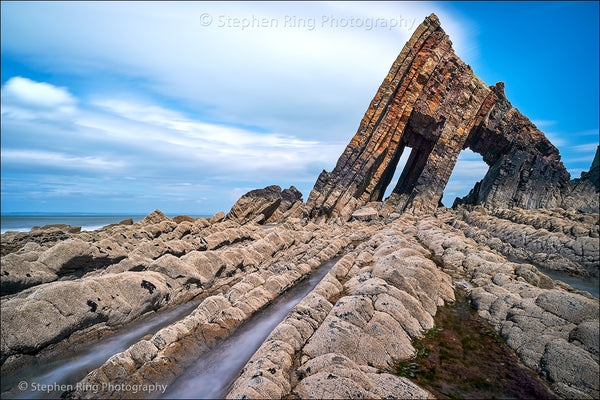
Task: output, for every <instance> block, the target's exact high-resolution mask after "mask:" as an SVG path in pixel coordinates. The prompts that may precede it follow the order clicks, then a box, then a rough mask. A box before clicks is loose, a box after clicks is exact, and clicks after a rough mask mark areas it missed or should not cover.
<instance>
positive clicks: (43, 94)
mask: <svg viewBox="0 0 600 400" xmlns="http://www.w3.org/2000/svg"><path fill="white" fill-rule="evenodd" d="M1 101H2V115H3V116H7V117H11V118H15V119H21V120H28V119H35V118H42V119H64V118H65V117H67V116H69V115H71V114H73V113H74V112H75V107H76V103H77V102H76V99H75V98H74V97H73V96H72V95H71V94H70V93H69V91H68V90H67V89H66V88H64V87H57V86H54V85H51V84H49V83H46V82H35V81H32V80H31V79H27V78H23V77H20V76H15V77H12V78H10V79H9V80H8V81H6V83H5V84H4V85H3V86H2V100H1Z"/></svg>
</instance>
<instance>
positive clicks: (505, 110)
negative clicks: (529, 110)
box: [305, 14, 569, 221]
mask: <svg viewBox="0 0 600 400" xmlns="http://www.w3.org/2000/svg"><path fill="white" fill-rule="evenodd" d="M408 148H410V149H412V150H411V153H410V157H409V159H408V161H407V164H406V167H405V169H404V170H403V172H402V175H401V176H400V178H399V180H398V182H397V183H395V188H394V190H393V194H392V195H391V196H390V198H389V200H388V201H389V202H390V203H392V204H394V205H395V206H396V208H397V210H398V211H403V210H413V211H416V212H425V213H432V212H433V211H434V210H435V208H436V207H437V206H438V203H439V201H440V199H441V197H442V193H443V190H444V187H445V186H446V183H447V181H448V179H449V178H450V175H451V173H452V170H453V168H454V165H455V164H456V160H457V158H458V155H459V153H460V152H461V150H462V149H465V148H470V149H472V150H473V151H475V152H478V153H480V154H481V155H482V156H483V159H484V161H485V162H486V163H487V164H488V165H489V166H490V169H489V171H488V173H487V174H486V176H485V177H484V179H483V180H482V181H481V182H480V183H478V184H477V185H476V187H475V188H474V189H473V191H472V192H471V193H470V194H469V196H467V198H466V199H463V201H462V202H463V203H471V204H481V203H485V204H486V205H488V206H490V207H496V208H498V207H500V208H511V207H522V208H527V209H531V208H539V207H555V206H559V205H560V204H561V201H562V196H563V192H562V190H563V188H566V187H567V183H568V181H569V174H568V172H567V171H566V169H565V168H564V166H563V165H562V163H561V161H560V155H559V153H558V150H557V149H556V147H554V146H553V145H552V143H550V141H548V139H547V138H546V137H545V136H544V134H543V133H542V132H540V131H539V130H538V129H537V128H536V127H535V125H534V124H533V123H531V122H530V121H529V120H528V119H527V118H526V117H525V116H523V115H522V114H521V113H520V112H519V111H518V110H517V109H516V108H514V107H512V105H511V104H510V102H509V101H508V100H507V99H506V97H505V95H504V84H503V83H502V82H499V83H497V84H496V85H495V86H490V87H488V86H486V85H485V84H484V83H483V82H482V81H481V80H480V79H479V78H477V77H476V76H475V75H474V73H473V71H472V69H471V67H470V66H468V65H466V64H465V63H464V62H463V61H462V60H461V59H460V58H458V57H457V56H456V54H455V53H454V50H453V49H452V42H451V41H450V39H449V37H448V35H446V33H445V32H444V31H443V29H442V28H441V27H440V22H439V20H438V19H437V17H436V16H435V15H433V14H432V15H430V16H429V17H427V18H426V19H425V21H424V22H423V23H422V24H421V25H420V26H419V27H418V28H417V30H416V31H415V33H414V34H413V35H412V37H411V38H410V40H409V41H408V42H407V43H406V45H405V46H404V48H403V49H402V51H401V53H400V55H399V56H398V58H397V59H396V61H395V62H394V64H393V65H392V67H391V69H390V71H389V73H388V75H387V77H386V78H385V79H384V81H383V83H382V84H381V86H380V87H379V90H378V92H377V94H376V95H375V98H374V99H373V100H372V102H371V104H370V105H369V108H368V110H367V112H366V113H365V115H364V117H363V119H362V121H361V123H360V126H359V128H358V132H357V133H356V135H355V136H354V138H353V139H352V140H351V142H350V143H349V144H348V146H347V147H346V149H345V150H344V152H343V154H342V155H341V156H340V158H339V160H338V162H337V164H336V166H335V168H334V170H333V171H332V172H326V171H323V172H322V173H321V175H319V178H318V180H317V182H316V184H315V186H314V188H313V190H312V192H311V193H310V196H309V198H308V201H307V205H306V208H305V215H307V216H309V217H310V218H322V219H326V218H336V219H338V218H339V219H340V220H342V221H346V220H348V218H349V217H350V215H351V214H352V212H353V211H354V210H355V209H356V208H357V207H359V206H362V205H364V204H366V203H367V202H369V201H381V200H383V195H384V193H385V190H386V188H387V186H388V185H389V184H390V183H392V182H391V180H392V177H393V176H394V171H395V169H396V166H397V164H398V161H399V160H400V157H401V155H402V153H403V152H404V150H405V149H408Z"/></svg>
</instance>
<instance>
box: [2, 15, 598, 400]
mask: <svg viewBox="0 0 600 400" xmlns="http://www.w3.org/2000/svg"><path fill="white" fill-rule="evenodd" d="M406 148H412V151H411V154H410V157H409V160H408V164H407V167H406V168H405V170H404V171H403V173H402V175H401V177H400V179H399V182H398V183H397V184H396V186H395V189H394V192H393V194H392V196H391V197H390V199H388V200H387V201H386V202H382V201H381V200H382V196H383V193H384V192H385V189H386V187H387V186H388V185H389V184H390V183H391V179H392V176H393V174H394V169H395V168H396V164H397V163H398V160H399V158H400V156H401V154H402V152H403V151H404V150H405V149H406ZM464 148H471V149H472V150H474V151H476V152H479V153H481V154H482V156H483V158H484V160H485V161H486V162H487V163H488V165H490V170H489V172H488V174H487V175H486V177H485V178H484V179H483V180H482V181H481V182H480V183H478V184H477V185H476V187H475V188H474V189H473V190H472V192H471V193H470V194H469V195H468V196H467V197H466V198H465V199H462V200H459V201H457V202H456V207H455V208H454V209H452V210H448V209H445V208H443V207H438V205H439V200H440V198H441V196H442V193H443V189H444V186H445V184H446V182H447V180H448V178H449V176H450V173H451V172H452V169H453V167H454V164H455V163H456V159H457V157H458V154H459V153H460V151H461V150H462V149H464ZM568 179H569V176H568V174H567V173H566V171H565V169H564V167H563V165H562V164H561V162H560V156H559V154H558V151H557V150H556V148H555V147H554V146H552V144H550V142H549V141H548V140H547V139H546V138H545V137H544V135H543V134H542V133H541V132H540V131H539V130H537V128H536V127H535V126H534V125H533V124H532V123H531V122H530V121H529V120H528V119H527V118H525V117H524V116H523V115H521V114H520V113H519V112H518V110H516V109H515V108H513V107H512V106H511V105H510V103H509V102H508V100H507V99H506V98H505V96H504V91H503V85H502V84H501V83H499V84H497V85H495V86H492V87H487V86H486V85H485V84H483V82H482V81H481V80H479V79H478V78H477V77H476V76H475V75H474V74H473V72H472V71H471V69H470V67H469V66H467V65H466V64H464V63H463V62H462V61H461V60H460V59H459V58H458V57H457V56H456V55H455V54H454V52H453V50H452V46H451V42H450V40H449V38H448V36H447V35H446V34H445V33H444V31H443V30H442V29H441V28H440V24H439V21H438V19H437V17H435V16H434V15H432V16H430V17H428V18H426V20H425V22H424V23H423V24H421V26H419V28H418V29H417V31H416V32H415V34H414V35H413V36H412V38H411V39H410V40H409V42H408V43H407V44H406V46H405V47H404V49H403V50H402V52H401V53H400V55H399V57H398V59H397V60H396V62H395V63H394V65H393V66H392V68H391V70H390V73H389V74H388V76H387V77H386V79H385V80H384V83H383V84H382V86H381V87H380V89H379V91H378V92H377V95H376V96H375V98H374V99H373V102H372V103H371V105H370V106H369V109H368V110H367V113H366V114H365V116H364V118H363V120H362V122H361V124H360V127H359V130H358V132H357V134H356V135H355V136H354V138H353V139H352V141H351V142H350V144H349V145H348V147H347V148H346V150H345V151H344V153H343V154H342V156H341V157H340V159H339V160H338V163H337V165H336V167H335V169H334V170H333V171H332V172H331V173H327V172H325V171H324V172H323V173H322V174H321V175H320V176H319V178H318V180H317V182H316V183H315V186H314V189H313V191H312V192H311V194H310V197H309V199H308V201H307V203H306V204H304V203H302V194H301V193H300V192H298V191H297V190H296V189H295V188H294V187H293V186H292V187H290V188H289V189H285V190H283V191H282V190H281V188H280V187H278V186H269V187H266V188H264V189H258V190H254V191H251V192H249V193H247V194H245V195H244V196H242V197H241V198H240V199H239V200H238V202H237V203H236V204H235V205H234V206H233V207H232V209H231V210H230V211H229V213H227V214H225V213H224V212H219V213H217V214H215V215H214V216H213V217H212V218H210V219H204V218H199V219H193V218H190V217H186V216H177V217H175V218H173V219H171V218H168V217H167V216H165V215H164V214H162V213H161V212H160V211H155V212H153V213H151V214H150V215H148V216H147V217H146V218H144V219H143V220H142V221H140V222H137V223H133V221H131V220H128V221H123V222H122V223H120V224H115V225H110V226H107V227H105V228H103V229H100V230H97V231H94V232H80V229H78V228H71V227H67V226H51V227H44V228H42V229H36V230H32V231H31V232H28V233H14V232H12V233H6V234H3V235H2V266H1V275H0V282H1V290H2V298H1V318H2V321H1V322H2V323H1V328H0V339H1V342H0V353H1V357H0V362H1V363H2V372H3V374H4V373H6V372H11V371H15V370H19V368H21V367H22V366H23V365H27V364H33V363H34V362H45V361H47V360H48V359H49V358H51V357H52V355H53V354H57V353H60V350H61V349H64V348H67V347H68V348H70V349H71V350H77V349H79V348H80V347H79V346H81V345H82V344H85V343H89V342H94V341H95V340H97V339H98V338H101V337H103V336H108V335H110V334H112V333H114V332H118V331H119V330H122V329H125V328H126V327H127V326H128V324H130V323H131V322H132V321H135V320H139V319H143V318H145V317H147V316H148V315H149V314H152V313H154V312H155V311H160V310H165V309H168V308H171V307H175V306H176V305H179V304H184V303H187V302H189V301H191V300H194V301H197V302H198V303H190V304H192V305H193V306H194V309H193V310H192V311H191V312H189V313H187V314H186V315H184V316H183V317H181V318H179V319H178V320H176V321H174V322H172V323H169V324H168V325H167V326H164V327H162V328H161V329H157V330H156V331H154V332H152V333H151V334H149V335H147V336H144V337H140V338H137V339H135V340H136V341H135V343H134V344H133V345H131V346H130V347H129V348H127V349H125V350H124V351H120V350H122V349H123V348H124V347H122V348H120V349H119V351H120V352H118V353H117V354H114V355H112V356H111V357H110V358H108V359H106V360H103V361H104V362H103V363H102V365H100V366H99V367H97V368H93V369H91V370H90V371H83V372H84V373H86V374H87V375H86V376H85V377H84V378H83V380H81V381H80V382H79V384H78V385H76V386H75V382H72V384H73V387H75V389H74V390H72V391H70V392H69V393H65V394H64V395H65V396H68V397H71V398H128V397H140V396H139V394H138V393H133V392H126V391H122V390H118V389H115V387H118V385H141V384H145V383H153V384H155V385H157V384H169V383H172V382H174V381H175V380H176V379H177V378H178V377H179V376H181V374H182V373H183V371H184V370H185V369H186V368H187V367H188V366H189V365H191V364H192V363H193V362H194V360H196V359H197V358H198V357H201V356H202V355H203V354H205V352H207V351H208V350H209V349H211V348H215V347H218V346H219V345H220V344H221V343H222V340H223V339H224V338H227V337H229V336H230V335H232V334H233V333H234V332H236V330H237V329H238V328H240V327H241V326H242V324H243V323H244V322H246V321H249V320H250V319H251V318H252V317H253V316H254V315H257V313H258V312H264V311H265V307H266V306H268V305H269V304H270V303H271V302H272V301H273V300H274V299H276V298H277V297H278V296H280V295H282V294H283V293H284V292H286V291H287V290H288V289H289V288H291V287H293V286H294V285H296V284H297V283H298V282H300V281H301V280H303V279H304V278H306V277H308V276H310V275H311V273H312V272H313V271H314V270H315V269H317V268H318V267H319V266H320V265H322V264H323V263H325V262H332V263H333V261H332V260H334V259H337V258H339V260H337V262H335V265H334V266H333V267H332V269H331V270H330V271H329V272H328V273H327V275H325V277H324V278H323V279H322V280H321V281H320V282H319V283H318V284H317V285H316V287H314V289H313V290H312V291H311V292H310V293H309V294H308V295H306V296H305V297H304V298H303V299H302V300H301V301H300V302H299V303H298V304H297V305H296V306H295V307H294V308H293V309H292V311H291V312H290V313H289V314H288V315H287V316H286V317H285V318H284V319H283V321H282V322H281V323H279V324H278V325H277V327H276V328H275V329H274V330H273V331H272V332H271V333H270V335H269V336H268V337H267V339H266V340H265V341H264V342H263V343H262V345H260V347H259V348H258V349H257V351H256V352H255V353H254V355H253V356H252V357H251V359H250V360H249V361H248V363H247V364H246V365H245V366H244V368H243V369H242V370H241V371H240V373H239V376H238V377H237V379H236V380H235V381H234V382H233V383H232V385H231V386H230V387H229V391H228V393H223V395H225V394H226V395H227V397H229V398H283V397H286V398H295V397H300V398H398V397H399V398H432V395H431V393H429V392H428V391H427V390H425V389H423V388H421V387H419V386H417V385H416V384H415V383H413V382H411V381H410V380H408V379H407V378H403V377H399V376H397V375H395V373H394V366H395V365H396V363H397V362H399V361H403V360H408V359H411V358H412V357H414V356H415V354H416V351H415V348H414V347H413V344H412V343H413V340H414V339H416V338H419V337H421V336H422V335H423V334H424V333H426V332H427V331H428V330H430V329H432V328H433V327H434V323H435V316H436V312H437V310H438V307H440V306H443V305H444V304H447V303H451V302H453V301H454V299H455V294H454V293H455V292H454V290H455V289H457V288H460V290H465V291H466V292H467V293H468V298H469V300H470V302H471V304H472V305H473V307H474V308H475V309H476V310H477V312H478V314H479V315H480V316H481V317H482V318H484V319H485V320H487V321H488V322H489V323H490V324H491V325H492V326H493V327H494V329H495V330H496V331H497V332H498V333H499V334H500V336H501V337H502V338H504V340H505V341H506V343H507V345H508V346H510V348H512V349H513V350H514V351H515V352H516V354H517V355H518V356H519V357H520V359H521V360H522V362H523V363H524V365H525V366H526V367H528V368H530V369H531V370H533V371H535V372H536V373H537V374H538V375H539V376H540V379H544V380H545V382H546V383H547V384H548V385H550V387H551V389H552V390H553V391H554V392H555V393H556V394H557V395H559V396H561V397H564V398H583V399H585V398H598V397H599V395H600V392H599V390H600V388H599V385H598V379H597V378H598V374H599V373H600V371H599V354H600V351H599V340H598V337H599V333H598V326H599V320H598V315H599V302H598V299H597V298H595V297H593V296H592V295H590V294H589V293H587V292H584V291H581V290H578V289H575V288H572V287H570V286H569V285H567V284H565V283H563V282H560V281H556V280H553V279H551V278H549V277H548V276H546V275H544V274H543V273H542V272H540V270H538V268H536V265H538V266H543V267H545V268H551V269H557V270H561V271H567V272H570V273H573V274H576V275H579V276H589V275H596V276H597V275H598V264H599V262H600V254H599V247H598V243H599V216H598V213H597V212H596V213H592V212H590V210H591V211H594V209H596V210H597V202H596V203H594V201H596V200H589V199H586V196H588V195H590V194H591V195H594V194H595V195H597V193H598V186H599V184H598V154H597V155H596V158H595V161H594V163H593V165H592V167H591V169H590V171H589V172H587V173H584V174H583V175H582V177H581V178H580V179H579V180H574V181H569V180H568ZM588 197H589V196H588ZM459 204H462V205H460V206H459ZM476 205H479V206H476ZM539 207H544V208H545V209H544V208H542V209H540V208H539ZM561 207H562V208H561ZM594 207H596V208H594ZM408 211H410V212H408ZM196 304H198V305H197V306H196ZM140 336H141V335H140ZM128 343H129V342H128ZM97 365H98V364H97ZM524 368H525V367H524ZM109 384H110V385H109ZM111 385H112V386H111ZM92 389H93V390H92ZM152 395H158V394H157V393H154V394H152Z"/></svg>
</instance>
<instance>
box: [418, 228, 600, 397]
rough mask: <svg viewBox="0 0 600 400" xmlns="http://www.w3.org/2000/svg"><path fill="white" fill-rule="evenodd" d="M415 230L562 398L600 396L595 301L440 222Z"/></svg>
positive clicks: (526, 361) (597, 310)
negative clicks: (462, 279) (506, 257)
mask: <svg viewBox="0 0 600 400" xmlns="http://www.w3.org/2000/svg"><path fill="white" fill-rule="evenodd" d="M416 226H417V229H418V237H419V238H420V240H421V241H422V243H423V244H425V245H426V246H427V248H429V249H431V250H432V251H433V252H434V253H435V255H436V256H439V257H441V259H442V260H443V261H444V265H445V266H446V267H447V268H449V269H450V270H452V269H454V271H455V274H457V277H464V278H465V279H466V282H467V283H468V285H465V286H466V287H467V289H469V290H470V299H471V302H472V305H473V306H474V307H475V308H476V309H477V311H478V313H479V315H481V316H482V317H484V318H485V319H486V320H487V321H488V322H490V323H491V324H492V325H493V326H494V327H495V329H496V331H497V332H498V333H499V334H500V335H501V336H502V337H503V338H504V339H505V340H506V343H507V344H508V345H509V346H510V347H511V348H513V349H514V350H515V351H516V352H517V354H518V355H519V357H520V358H521V360H522V361H523V362H524V363H525V365H527V366H528V367H529V368H531V369H533V370H534V371H536V372H538V373H539V374H540V375H541V376H543V377H544V378H545V379H547V380H548V382H550V383H551V384H552V386H551V387H552V389H553V390H554V392H555V393H556V394H558V395H559V396H561V397H564V398H589V399H592V398H597V397H598V395H599V394H600V392H599V389H600V388H599V384H598V376H599V373H600V370H599V366H598V351H597V349H598V345H599V344H598V334H597V332H598V326H599V321H598V316H599V304H598V299H597V298H594V297H593V296H591V295H590V294H588V293H586V292H579V291H576V290H572V289H571V288H570V287H568V285H565V284H563V283H560V282H558V281H553V280H552V279H550V278H548V277H547V276H545V275H543V274H541V273H540V272H539V271H538V270H537V269H536V268H535V267H534V266H532V265H528V264H520V263H513V262H509V261H508V260H506V259H505V258H504V257H502V256H501V255H499V254H498V253H495V252H494V251H492V250H491V249H489V248H486V246H482V245H481V244H478V243H476V242H474V241H472V240H469V239H465V237H464V236H463V234H462V232H457V231H454V230H453V229H452V228H450V227H449V226H448V225H446V224H442V223H440V221H436V220H433V219H429V220H426V221H422V222H420V223H418V224H417V225H416ZM579 332H582V336H581V337H579ZM583 332H585V333H583ZM575 371H578V372H575Z"/></svg>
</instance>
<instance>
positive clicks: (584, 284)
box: [538, 268, 600, 298]
mask: <svg viewBox="0 0 600 400" xmlns="http://www.w3.org/2000/svg"><path fill="white" fill-rule="evenodd" d="M538 269H539V270H540V272H542V273H543V274H545V275H548V276H549V277H550V278H552V279H554V280H557V281H563V282H564V283H566V284H568V285H569V286H571V287H573V288H575V289H579V290H585V291H586V292H588V293H591V294H592V296H594V297H596V298H598V296H600V287H599V285H600V280H599V279H598V277H597V276H590V277H587V278H581V277H579V276H573V275H569V274H567V273H565V272H560V271H552V270H549V269H545V268H538Z"/></svg>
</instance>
